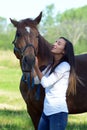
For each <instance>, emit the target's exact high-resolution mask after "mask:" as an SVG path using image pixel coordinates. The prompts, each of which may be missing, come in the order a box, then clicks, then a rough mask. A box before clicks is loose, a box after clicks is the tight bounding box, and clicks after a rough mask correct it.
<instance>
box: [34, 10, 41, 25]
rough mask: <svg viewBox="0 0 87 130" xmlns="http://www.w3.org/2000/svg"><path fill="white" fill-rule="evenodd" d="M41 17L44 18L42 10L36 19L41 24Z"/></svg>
mask: <svg viewBox="0 0 87 130" xmlns="http://www.w3.org/2000/svg"><path fill="white" fill-rule="evenodd" d="M41 18H42V12H40V14H39V16H37V17H36V18H35V19H34V21H35V23H36V24H39V22H40V21H41Z"/></svg>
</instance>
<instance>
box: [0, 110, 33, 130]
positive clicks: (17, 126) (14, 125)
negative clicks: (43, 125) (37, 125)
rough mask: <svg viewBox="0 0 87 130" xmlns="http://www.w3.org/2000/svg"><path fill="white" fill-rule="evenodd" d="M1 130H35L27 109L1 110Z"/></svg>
mask: <svg viewBox="0 0 87 130" xmlns="http://www.w3.org/2000/svg"><path fill="white" fill-rule="evenodd" d="M0 130H34V127H33V124H32V121H31V118H30V117H29V116H28V113H27V112H26V111H16V110H15V111H14V110H6V109H5V110H0Z"/></svg>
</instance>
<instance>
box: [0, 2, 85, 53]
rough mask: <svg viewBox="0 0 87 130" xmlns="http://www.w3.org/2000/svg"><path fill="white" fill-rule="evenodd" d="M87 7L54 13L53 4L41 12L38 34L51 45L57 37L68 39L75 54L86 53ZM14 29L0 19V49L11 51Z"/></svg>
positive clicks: (3, 19)
mask: <svg viewBox="0 0 87 130" xmlns="http://www.w3.org/2000/svg"><path fill="white" fill-rule="evenodd" d="M86 14H87V6H83V7H80V8H72V9H69V10H66V11H64V12H63V13H60V12H56V10H55V6H54V4H51V5H49V6H47V7H46V8H45V9H44V11H43V16H42V20H41V22H40V24H39V31H40V33H41V34H42V35H43V36H44V37H45V38H46V39H47V40H48V41H49V42H50V43H53V42H54V41H55V40H56V39H57V38H58V37H60V36H64V37H66V38H68V39H69V40H70V41H71V42H72V43H73V45H74V49H75V53H76V54H80V53H83V52H87V36H86V35H87V17H86ZM14 35H15V28H14V27H13V25H12V24H11V23H10V24H7V20H6V19H5V18H2V17H0V49H12V48H13V46H12V45H11V43H12V40H13V39H14Z"/></svg>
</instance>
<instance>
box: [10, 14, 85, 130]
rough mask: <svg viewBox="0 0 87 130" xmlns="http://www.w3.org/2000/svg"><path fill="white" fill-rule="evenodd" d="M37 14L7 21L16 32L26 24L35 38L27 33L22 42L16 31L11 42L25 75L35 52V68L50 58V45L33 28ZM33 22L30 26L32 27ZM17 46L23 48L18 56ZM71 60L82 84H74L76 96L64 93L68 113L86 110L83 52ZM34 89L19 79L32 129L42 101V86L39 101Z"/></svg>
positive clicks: (41, 106)
mask: <svg viewBox="0 0 87 130" xmlns="http://www.w3.org/2000/svg"><path fill="white" fill-rule="evenodd" d="M41 16H42V14H40V15H39V16H38V17H37V18H36V19H35V20H29V19H25V20H23V21H21V22H17V21H14V20H11V22H12V23H13V24H14V26H15V27H16V28H17V33H18V32H20V33H21V29H22V32H23V31H25V30H23V29H25V27H26V26H27V27H30V29H31V32H32V30H33V36H35V35H38V40H36V41H35V37H33V36H32V38H31V35H30V33H29V35H28V34H27V35H28V39H27V42H26V43H25V42H24V40H25V37H24V38H23V35H22V36H21V38H19V37H17V33H16V38H15V42H14V45H15V50H14V53H15V55H16V57H17V58H18V59H19V60H20V65H21V69H22V71H23V75H25V73H27V71H28V70H29V72H30V70H31V69H32V67H33V65H34V57H35V51H36V55H37V57H38V59H39V67H40V68H41V69H42V68H44V65H45V66H46V65H47V64H48V63H49V62H50V61H51V59H52V58H53V57H52V55H51V53H50V47H51V44H49V43H48V42H47V41H46V40H45V39H44V38H43V37H42V36H41V35H40V34H39V32H38V30H37V28H36V26H37V24H38V23H39V22H40V20H41ZM29 22H30V23H29ZM33 24H34V26H32V25H33ZM25 34H26V33H24V35H25ZM30 43H31V44H32V45H33V46H31V45H29V46H27V44H30ZM21 48H24V49H23V54H22V56H21V54H20V53H21V51H20V50H21ZM19 49H20V50H19ZM29 56H30V57H29ZM32 57H33V58H32ZM75 61H76V73H77V75H78V76H79V78H80V80H81V81H82V83H83V84H80V83H78V84H77V93H76V95H74V96H73V95H69V96H67V104H68V108H69V113H70V114H77V113H83V112H87V54H83V55H78V56H75ZM26 64H27V65H26ZM25 66H26V67H25ZM29 66H31V67H29ZM25 77H27V76H25ZM37 88H38V85H37V86H34V88H33V89H29V88H28V83H27V82H25V81H24V80H23V78H22V79H21V81H20V91H21V94H22V97H23V99H24V101H25V102H26V105H27V111H28V113H29V115H30V117H31V119H32V122H33V124H34V127H35V130H37V126H38V122H39V119H40V116H41V113H42V108H43V100H44V89H43V88H42V87H40V98H39V100H36V98H35V94H36V91H37Z"/></svg>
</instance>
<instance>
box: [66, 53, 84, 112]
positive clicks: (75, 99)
mask: <svg viewBox="0 0 87 130" xmlns="http://www.w3.org/2000/svg"><path fill="white" fill-rule="evenodd" d="M75 62H76V74H77V76H78V78H79V80H80V82H77V86H76V90H77V91H76V95H75V96H72V95H71V96H69V97H68V98H67V99H68V100H67V101H68V107H69V113H71V114H74V113H75V114H77V113H83V112H87V54H81V55H77V56H75Z"/></svg>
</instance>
